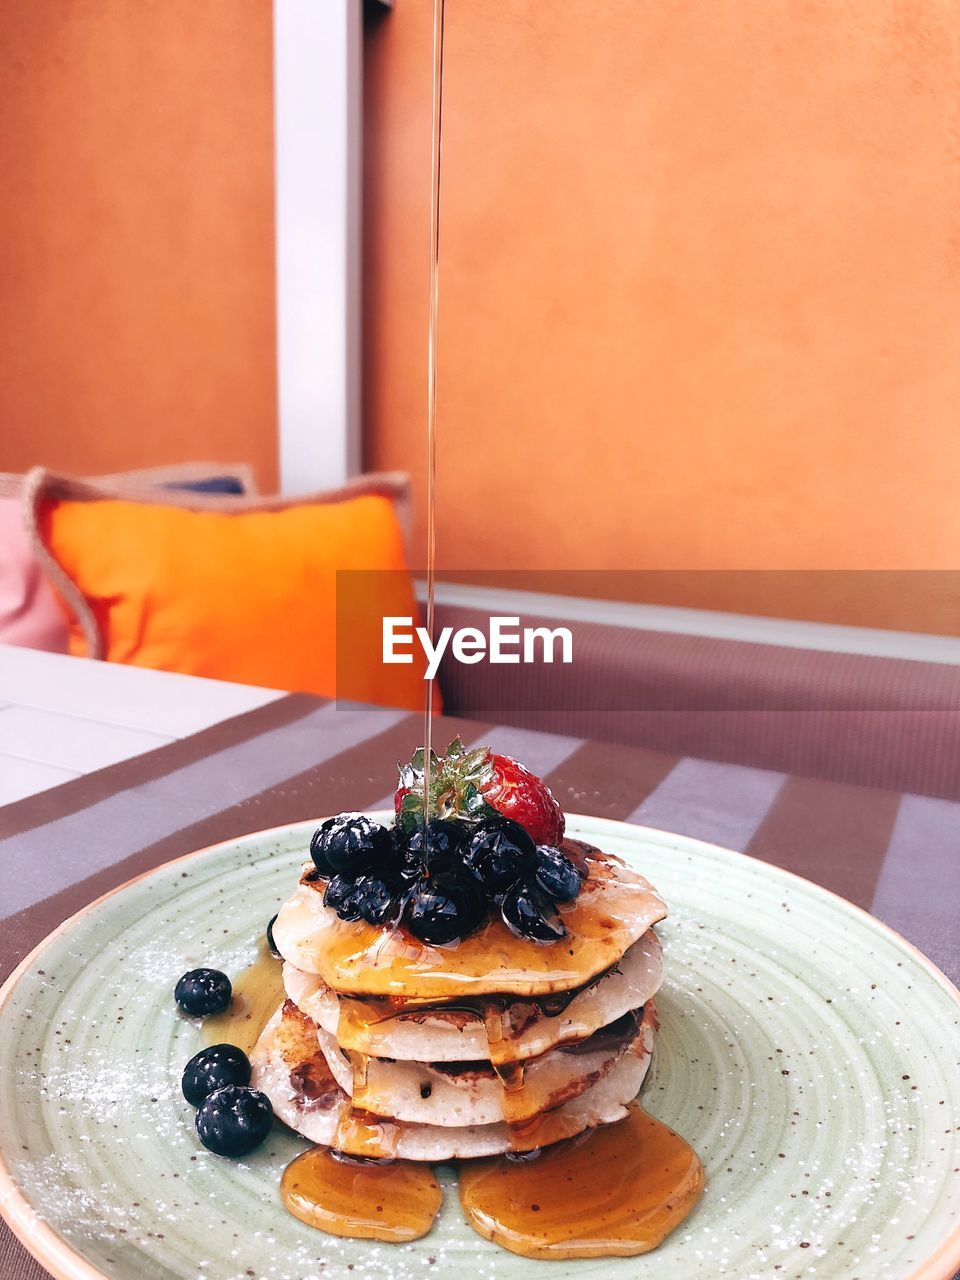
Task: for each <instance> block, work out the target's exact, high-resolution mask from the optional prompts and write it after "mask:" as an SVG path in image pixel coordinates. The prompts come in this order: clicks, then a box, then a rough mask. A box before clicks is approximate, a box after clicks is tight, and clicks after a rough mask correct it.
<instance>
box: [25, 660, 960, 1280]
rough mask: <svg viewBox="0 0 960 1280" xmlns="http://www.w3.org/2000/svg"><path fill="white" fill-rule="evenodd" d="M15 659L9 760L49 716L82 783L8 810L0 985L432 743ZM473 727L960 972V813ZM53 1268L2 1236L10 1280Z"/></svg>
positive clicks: (572, 794) (573, 799)
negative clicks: (15, 971) (739, 854)
mask: <svg viewBox="0 0 960 1280" xmlns="http://www.w3.org/2000/svg"><path fill="white" fill-rule="evenodd" d="M0 658H2V659H3V661H2V662H0V703H5V704H6V705H5V706H4V707H2V708H0V730H2V727H3V725H4V724H6V726H7V733H6V736H5V737H4V738H3V740H2V746H0V751H2V753H3V754H2V756H0V767H7V764H8V761H9V760H10V759H20V758H21V757H20V756H18V755H17V747H18V746H22V744H23V741H24V739H25V738H26V733H27V728H23V734H24V739H21V737H20V736H19V732H18V731H14V732H12V733H11V732H10V730H11V729H12V728H13V726H27V727H29V723H30V721H29V717H28V718H27V719H26V720H25V719H24V713H25V712H30V713H31V714H32V713H38V714H39V713H42V715H41V716H40V718H39V719H34V721H33V725H34V727H33V731H32V733H33V736H32V737H30V739H29V742H28V744H27V748H25V751H26V755H27V757H28V758H29V757H35V758H33V759H32V761H31V762H32V763H36V764H38V765H42V766H44V767H45V768H47V769H53V770H58V769H59V770H61V772H65V773H67V774H69V776H68V777H67V778H66V780H62V781H60V785H54V786H52V787H51V786H50V785H49V783H50V781H54V782H56V781H58V779H57V778H53V777H52V776H51V775H50V774H46V775H44V777H45V778H46V781H44V780H43V779H42V778H41V776H40V775H39V774H38V775H36V780H37V782H38V783H39V786H40V787H45V788H46V789H42V790H41V789H37V787H34V788H32V790H31V789H30V788H29V787H27V786H26V782H23V783H21V784H20V785H21V798H19V799H16V800H14V802H13V803H10V804H7V805H5V806H3V807H0V836H2V837H3V843H2V845H0V875H2V880H0V925H2V927H0V978H3V977H5V976H6V975H7V973H9V972H10V970H11V969H12V968H13V966H14V965H15V964H16V963H17V962H18V961H19V960H20V959H21V958H22V957H23V956H24V955H25V954H26V953H27V952H28V951H29V950H30V949H31V947H33V946H34V945H36V943H37V942H38V941H39V940H40V939H41V938H43V937H44V936H45V935H46V934H47V933H48V932H49V931H50V930H51V929H52V928H54V927H55V926H56V925H57V924H59V923H60V922H61V921H62V920H64V919H65V918H66V917H67V916H69V915H70V914H72V913H73V912H74V911H77V910H79V908H80V907H82V906H84V905H85V904H86V903H88V902H90V901H91V900H92V899H94V898H95V897H97V896H99V895H100V894H102V893H105V892H107V890H109V889H112V888H114V887H115V886H117V885H119V884H122V883H123V882H124V881H126V880H128V879H130V878H131V877H132V876H135V875H138V874H140V873H141V872H143V871H146V870H149V869H150V868H152V867H155V866H157V865H159V864H160V863H161V862H163V861H165V860H167V859H169V858H172V857H176V856H178V855H180V854H183V853H188V852H190V851H191V850H193V849H197V848H201V847H203V846H204V845H208V844H212V843H214V842H216V841H218V840H225V839H229V838H231V837H233V836H237V835H240V834H243V833H245V832H249V831H255V830H258V829H262V828H265V827H271V826H278V825H281V824H283V823H287V822H296V821H299V820H302V819H310V818H315V817H319V816H320V815H323V814H327V813H333V812H337V811H339V810H343V809H362V808H381V807H384V806H387V805H389V804H390V803H391V802H392V795H393V789H394V785H395V778H396V765H397V761H398V760H404V759H407V758H408V757H409V755H410V753H411V750H412V749H413V747H414V746H416V745H417V744H418V743H419V741H420V739H421V737H422V721H421V718H420V717H419V716H416V715H410V714H409V713H407V712H403V711H395V710H391V709H386V708H377V707H360V706H352V705H349V704H346V705H345V704H336V703H332V702H325V701H323V700H322V699H319V698H315V697H311V696H307V695H304V694H281V693H278V692H276V691H267V690H252V689H244V688H242V687H240V686H236V685H220V684H218V683H217V682H214V681H195V680H192V679H190V678H188V677H179V676H173V677H171V676H165V675H163V674H162V673H158V672H149V671H141V670H137V669H133V668H128V667H111V666H107V665H104V664H90V663H80V662H79V661H78V660H77V659H70V658H63V657H57V656H55V655H40V656H39V659H37V658H28V659H14V660H13V663H12V664H8V662H7V659H8V658H9V654H8V653H7V651H2V652H0ZM18 661H19V662H20V668H19V670H20V677H21V678H20V680H19V681H18V679H17V674H16V665H17V662H18ZM31 664H32V665H31ZM91 667H96V670H95V671H91V670H90V668H91ZM31 671H32V675H31ZM41 671H42V672H43V673H44V675H43V677H42V678H40V677H38V676H37V673H38V672H41ZM4 672H6V674H4ZM31 679H32V680H33V683H32V684H31V683H30V680H31ZM8 713H9V717H11V718H7V719H6V721H5V720H4V716H5V715H7V714H8ZM18 717H19V718H18ZM68 721H70V722H72V721H76V722H79V723H73V724H71V727H70V731H69V733H70V740H71V742H72V743H73V746H71V747H70V748H69V750H67V748H66V747H61V745H59V744H57V743H55V742H54V741H52V738H53V737H55V736H56V735H57V734H58V733H59V732H60V731H61V729H62V727H63V725H64V724H65V723H67V722H68ZM456 735H460V736H461V737H462V738H463V740H464V741H465V742H466V743H468V744H476V743H480V742H485V743H489V744H490V745H491V746H492V747H494V748H495V749H496V750H498V751H503V752H506V753H508V754H512V755H516V756H518V757H519V758H520V759H522V760H523V761H525V762H526V763H527V764H528V765H529V767H530V768H532V769H533V770H535V771H536V772H538V773H541V774H542V775H543V776H544V777H545V778H546V780H547V782H548V783H549V785H550V786H551V787H552V789H553V791H554V793H555V794H556V796H557V798H558V799H559V801H560V803H561V805H562V806H563V807H564V809H566V810H568V811H570V812H581V813H588V814H594V815H598V816H602V817H608V818H616V819H621V820H625V821H628V822H637V823H644V824H647V825H650V826H656V827H662V828H664V829H666V830H669V831H675V832H679V833H682V834H684V835H690V836H695V837H698V838H700V839H704V840H709V841H713V842H715V843H718V844H723V845H727V846H729V847H733V848H735V849H739V850H743V851H745V852H747V853H750V854H752V855H753V856H755V857H759V858H761V859H764V860H766V861H769V862H772V863H775V864H777V865H778V866H781V867H785V868H787V869H788V870H790V871H794V872H797V873H799V874H801V875H805V876H807V877H809V878H810V879H812V880H815V881H818V882H819V883H820V884H822V885H825V886H826V887H827V888H828V889H832V890H834V891H835V892H837V893H840V894H842V895H843V896H844V897H846V898H849V899H851V900H852V901H853V902H855V903H857V904H858V905H859V906H861V907H864V908H865V909H867V910H872V911H873V912H874V913H875V914H876V915H878V916H880V918H881V919H884V920H886V921H887V922H888V923H889V924H891V925H892V926H893V927H894V928H896V929H898V930H900V931H901V932H902V933H904V934H905V935H906V936H907V938H909V939H910V940H911V941H913V942H914V943H915V944H916V945H918V946H919V947H920V948H921V950H924V951H925V952H927V954H928V955H930V956H931V958H932V959H933V960H934V961H935V962H936V963H937V964H939V965H940V967H941V968H943V969H944V971H945V972H946V973H947V974H948V976H949V977H951V978H952V979H953V980H954V981H956V980H957V979H958V978H960V937H958V934H957V929H956V921H957V919H958V918H960V874H958V870H960V867H958V862H960V804H956V803H952V802H950V801H946V800H938V799H935V798H932V797H928V796H919V795H910V794H901V793H896V792H891V791H878V790H872V789H870V788H865V787H857V786H850V785H846V784H841V783H835V782H826V781H822V780H817V779H811V778H804V777H798V776H790V775H785V774H782V773H776V772H773V771H769V770H762V769H751V768H746V767H743V766H740V765H730V764H718V763H715V762H712V761H708V760H699V759H693V758H689V757H684V758H678V757H675V756H669V755H665V754H663V753H661V752H656V751H651V750H646V749H644V748H637V747H623V746H617V745H614V744H610V743H604V742H596V741H588V740H584V739H581V738H576V737H564V736H561V735H556V734H541V733H534V732H531V731H529V730H521V729H516V728H512V727H510V726H507V725H491V724H480V723H477V722H473V721H461V720H456V719H452V718H450V717H441V718H439V719H438V721H437V722H436V739H437V741H438V742H439V743H441V744H446V742H447V741H449V740H450V739H451V738H452V737H454V736H456ZM88 741H89V743H90V746H89V749H88V750H86V751H85V749H84V743H85V742H88ZM111 743H112V745H111ZM111 753H112V754H111ZM86 766H89V768H86ZM98 766H99V767H98ZM25 792H29V793H26V794H25ZM46 1274H47V1273H46V1272H45V1271H44V1270H43V1269H42V1268H40V1267H39V1266H37V1265H36V1264H35V1263H34V1262H33V1261H32V1260H31V1259H29V1258H28V1257H27V1255H26V1254H25V1253H24V1251H23V1250H22V1249H21V1248H20V1246H19V1244H17V1242H16V1241H15V1240H14V1239H13V1237H12V1236H11V1235H10V1233H9V1232H8V1231H6V1229H5V1228H3V1229H2V1231H0V1275H2V1276H3V1277H4V1280H44V1278H45V1277H46Z"/></svg>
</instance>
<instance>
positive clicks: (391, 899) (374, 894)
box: [356, 876, 401, 924]
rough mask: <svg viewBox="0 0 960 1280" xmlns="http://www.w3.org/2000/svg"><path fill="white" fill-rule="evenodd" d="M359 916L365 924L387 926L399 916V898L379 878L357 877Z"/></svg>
mask: <svg viewBox="0 0 960 1280" xmlns="http://www.w3.org/2000/svg"><path fill="white" fill-rule="evenodd" d="M356 888H357V890H358V892H359V894H360V915H361V916H362V918H363V919H364V920H366V922H367V924H388V923H390V922H392V921H395V920H396V919H397V917H398V916H399V915H400V906H401V903H400V898H399V895H398V894H397V892H396V891H395V889H394V888H393V887H392V886H391V885H389V884H387V883H386V881H384V880H381V879H380V877H379V876H358V877H357V880H356Z"/></svg>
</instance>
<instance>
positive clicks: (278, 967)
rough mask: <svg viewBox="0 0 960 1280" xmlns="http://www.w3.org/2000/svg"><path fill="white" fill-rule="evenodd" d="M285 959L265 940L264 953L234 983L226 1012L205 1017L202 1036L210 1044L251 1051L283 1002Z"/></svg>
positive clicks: (204, 1042) (262, 946) (261, 946)
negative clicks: (282, 960)
mask: <svg viewBox="0 0 960 1280" xmlns="http://www.w3.org/2000/svg"><path fill="white" fill-rule="evenodd" d="M282 974H283V966H282V962H281V961H280V960H278V959H277V958H276V956H273V955H271V954H270V951H269V949H268V947H267V946H266V944H265V943H261V944H260V954H259V955H258V956H257V958H256V960H254V962H253V964H251V965H248V967H247V968H246V969H243V970H242V971H241V972H240V973H239V974H238V975H237V977H236V979H235V981H234V983H233V999H232V1000H231V1001H230V1005H229V1007H228V1008H226V1009H224V1011H223V1013H214V1014H211V1015H210V1016H209V1017H207V1018H204V1020H203V1024H202V1025H201V1028H200V1039H201V1042H202V1043H203V1044H205V1045H208V1044H235V1045H236V1046H237V1047H238V1048H240V1049H242V1050H243V1051H244V1053H249V1052H250V1050H251V1049H252V1048H253V1046H254V1045H255V1044H256V1042H257V1040H258V1038H259V1036H260V1032H261V1031H262V1030H263V1028H264V1027H265V1026H266V1025H267V1023H268V1022H269V1020H270V1018H271V1017H272V1016H273V1014H274V1013H276V1010H277V1005H279V1004H282V1003H283V999H284V990H283V976H282Z"/></svg>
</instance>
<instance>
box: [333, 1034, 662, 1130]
mask: <svg viewBox="0 0 960 1280" xmlns="http://www.w3.org/2000/svg"><path fill="white" fill-rule="evenodd" d="M640 1012H641V1014H642V1010H641V1011H640ZM638 1030H639V1023H638V1021H637V1019H636V1018H635V1017H634V1015H633V1014H632V1013H627V1014H625V1015H624V1016H623V1017H622V1018H620V1019H619V1020H618V1021H617V1022H615V1023H613V1025H612V1026H610V1027H603V1028H602V1029H601V1030H600V1031H598V1032H597V1033H596V1034H595V1035H593V1036H591V1037H590V1038H589V1039H588V1040H583V1041H581V1042H580V1044H578V1045H575V1046H573V1047H570V1048H560V1049H552V1050H551V1051H550V1052H549V1053H547V1054H544V1055H543V1057H540V1058H534V1059H533V1060H532V1061H530V1062H528V1063H527V1065H526V1067H525V1068H523V1069H521V1070H520V1071H516V1070H515V1069H513V1068H511V1071H510V1076H509V1079H510V1080H511V1081H514V1082H515V1083H516V1086H517V1087H515V1088H513V1089H511V1088H509V1087H507V1088H505V1087H504V1082H503V1081H502V1080H501V1079H500V1077H499V1076H498V1075H497V1074H496V1072H495V1071H494V1070H493V1067H492V1066H491V1065H490V1063H489V1062H453V1063H431V1062H393V1061H390V1060H384V1059H382V1058H365V1057H363V1058H360V1059H359V1060H358V1061H359V1062H360V1063H361V1065H360V1067H359V1069H358V1071H357V1072H356V1073H355V1071H354V1066H353V1064H352V1062H351V1059H350V1057H349V1056H348V1055H347V1054H346V1053H345V1052H344V1050H342V1049H341V1048H340V1047H339V1046H338V1044H337V1041H336V1038H335V1037H334V1036H332V1035H331V1034H330V1033H329V1032H328V1031H324V1030H323V1029H322V1028H320V1029H319V1030H318V1033H317V1038H318V1041H319V1044H320V1048H321V1050H322V1052H323V1055H324V1057H325V1058H326V1060H327V1066H328V1067H329V1068H330V1072H331V1074H332V1076H333V1077H334V1079H335V1080H336V1081H337V1084H339V1086H340V1088H341V1089H342V1090H343V1091H344V1093H346V1094H349V1095H350V1096H351V1097H352V1098H353V1100H354V1104H355V1105H357V1106H359V1107H360V1108H362V1109H363V1110H364V1111H367V1112H370V1113H372V1114H373V1115H377V1116H387V1117H390V1118H391V1119H394V1120H407V1121H409V1122H410V1123H411V1124H427V1125H443V1126H445V1127H454V1128H459V1127H462V1126H464V1125H477V1124H497V1123H499V1122H500V1121H502V1120H506V1121H509V1122H510V1123H512V1124H523V1123H525V1122H526V1121H528V1120H532V1119H533V1118H534V1117H536V1116H538V1115H540V1114H541V1113H542V1112H544V1111H554V1110H556V1108H557V1107H559V1106H561V1105H562V1104H563V1103H564V1102H567V1101H569V1100H570V1099H571V1098H576V1097H578V1096H579V1095H580V1094H581V1093H583V1092H584V1091H585V1090H587V1089H589V1088H590V1087H591V1086H592V1085H594V1084H596V1083H597V1081H598V1080H602V1079H603V1077H604V1076H606V1075H608V1074H609V1072H610V1071H611V1070H612V1069H613V1067H614V1066H615V1065H616V1062H617V1060H618V1059H619V1057H620V1056H621V1054H622V1053H624V1052H625V1051H626V1049H627V1048H628V1047H629V1045H630V1044H631V1043H632V1042H633V1040H634V1039H636V1036H637V1034H638Z"/></svg>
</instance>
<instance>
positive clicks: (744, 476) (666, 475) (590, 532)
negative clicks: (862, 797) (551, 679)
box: [365, 0, 960, 630]
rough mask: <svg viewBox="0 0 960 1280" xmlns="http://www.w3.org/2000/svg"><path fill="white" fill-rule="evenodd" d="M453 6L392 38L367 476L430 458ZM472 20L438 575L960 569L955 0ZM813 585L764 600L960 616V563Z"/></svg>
mask: <svg viewBox="0 0 960 1280" xmlns="http://www.w3.org/2000/svg"><path fill="white" fill-rule="evenodd" d="M431 8H432V3H431V0H401V3H398V4H397V6H396V8H395V10H394V12H393V14H392V15H391V16H390V17H388V18H386V19H383V20H380V21H378V22H377V23H376V24H375V25H371V27H370V28H369V30H368V47H367V59H368V60H367V91H366V143H367V156H366V183H367V186H366V195H367V210H366V214H367V216H366V232H365V236H366V238H365V252H366V271H367V282H366V333H365V340H366V351H365V360H366V368H365V393H366V433H367V445H368V462H369V463H370V465H373V466H387V467H390V466H409V464H410V461H411V459H416V460H417V462H418V464H419V460H420V458H421V456H422V452H423V443H422V441H423V432H424V425H423V424H424V395H425V390H424V384H425V332H426V281H427V218H428V191H429V165H430V37H431V24H430V11H431ZM446 34H447V39H446V50H445V56H446V76H445V115H444V176H443V211H442V253H441V274H440V299H441V300H440V328H441V337H440V364H439V368H440V375H439V376H440V409H439V439H440V473H439V490H440V501H439V516H438V546H439V556H440V559H441V562H442V563H443V564H445V565H446V566H447V567H448V569H452V570H469V569H475V568H478V567H481V566H489V567H493V568H504V567H522V568H540V567H552V568H569V567H577V566H581V567H589V568H597V567H602V568H623V567H636V568H684V569H701V568H725V569H739V568H755V567H763V568H798V569H806V568H857V569H868V568H897V569H904V568H905V569H915V568H941V569H952V568H953V567H954V566H956V565H957V564H958V563H960V559H958V557H960V502H958V500H957V493H958V491H960V489H958V486H960V431H958V429H957V406H958V404H960V291H958V275H960V262H958V255H960V234H958V226H960V223H958V216H957V189H958V179H960V160H958V155H960V153H958V151H957V138H958V136H960V132H958V131H960V107H958V105H957V104H958V102H960V26H958V24H957V22H956V10H955V8H954V6H952V5H950V4H947V3H944V2H943V0H892V2H891V3H884V4H878V3H876V0H850V2H849V3H847V4H843V5H838V4H836V3H835V0H736V3H723V2H722V0H705V2H703V3H696V4H691V3H689V0H605V3H604V4H602V5H597V3H596V0H563V3H562V4H544V3H543V2H542V0H510V3H509V4H507V5H504V4H503V0H447V33H446ZM414 470H415V471H416V470H417V468H416V467H415V468H414ZM418 478H419V479H421V480H422V475H420V476H418ZM419 487H420V492H421V495H422V484H421V485H420V486H419ZM420 527H421V535H420V536H421V537H422V510H421V513H420ZM790 581H791V582H792V583H793V584H794V585H793V586H789V587H788V586H786V585H782V586H781V587H780V588H779V590H780V592H781V597H780V598H773V597H771V596H770V595H769V592H770V591H771V590H773V591H774V595H776V591H777V590H778V588H777V587H776V586H773V587H771V584H770V582H769V580H765V585H762V586H761V585H759V579H758V588H757V590H758V591H759V592H761V594H760V595H759V596H758V598H757V599H756V600H754V601H753V607H757V608H759V609H761V610H762V611H766V612H784V613H796V614H798V615H800V616H831V617H837V618H840V619H845V618H849V619H850V620H858V621H866V622H874V623H877V624H879V625H911V623H912V625H915V626H918V627H925V628H927V629H945V630H957V629H958V627H960V592H958V584H957V582H956V580H953V581H952V583H945V582H944V581H943V580H938V582H937V583H936V584H934V583H930V584H928V585H927V586H924V587H921V588H918V590H919V591H920V595H921V597H923V595H924V593H925V592H928V593H932V594H931V595H930V598H929V599H928V600H927V601H926V603H924V602H923V600H922V599H921V601H920V603H919V604H918V603H917V601H914V602H913V603H912V606H911V611H910V613H909V615H908V616H907V617H904V616H902V612H898V609H897V606H896V603H895V602H894V601H892V600H891V599H890V598H889V592H888V591H887V590H886V589H885V588H884V589H878V591H874V592H873V595H872V596H870V599H869V600H867V601H866V603H864V602H863V601H861V603H860V604H859V605H856V604H855V603H851V602H849V601H845V600H844V598H843V597H844V594H845V593H844V591H843V590H842V589H841V590H840V591H839V592H838V593H837V594H838V599H837V600H836V601H834V602H833V603H832V604H826V603H824V600H823V598H822V587H821V586H818V585H816V584H810V585H809V586H804V585H802V580H801V581H800V584H799V585H798V580H797V579H796V578H794V579H791V580H790ZM864 589H866V588H864ZM704 591H707V593H708V594H709V591H708V589H707V588H703V589H702V591H701V596H702V594H703V592H704ZM763 593H766V594H763ZM681 594H682V593H681ZM748 594H749V593H748ZM868 595H870V592H869V591H868ZM688 602H689V603H701V602H709V603H712V604H719V605H721V606H722V605H723V604H724V603H725V601H724V599H723V598H720V599H719V600H717V599H714V600H710V601H704V600H702V599H698V598H697V593H696V591H694V592H693V595H692V596H690V597H689V600H688ZM737 603H738V605H739V606H740V607H743V606H744V604H745V603H746V604H747V605H749V604H750V601H749V600H747V601H746V602H744V601H743V600H740V599H738V601H737Z"/></svg>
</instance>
